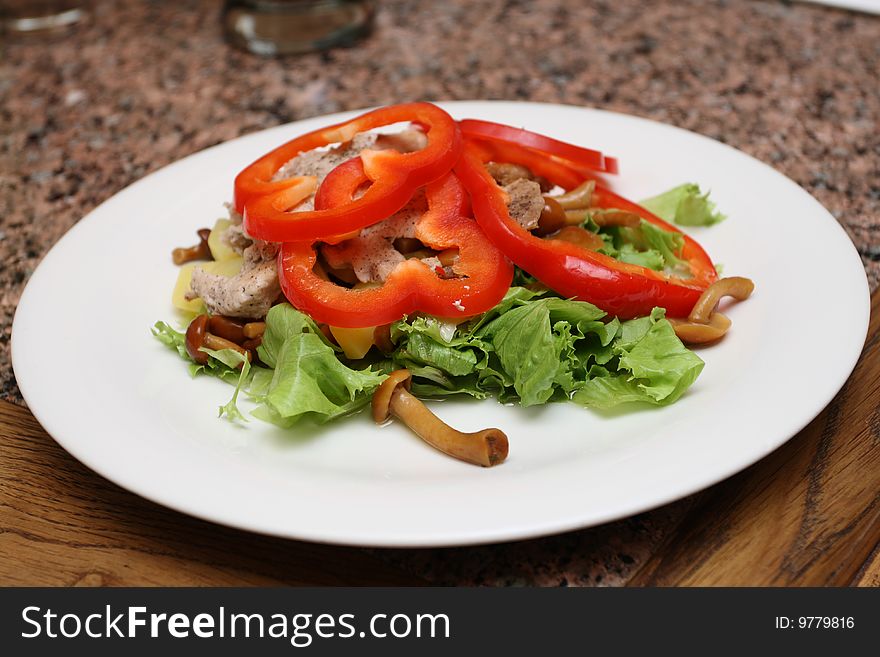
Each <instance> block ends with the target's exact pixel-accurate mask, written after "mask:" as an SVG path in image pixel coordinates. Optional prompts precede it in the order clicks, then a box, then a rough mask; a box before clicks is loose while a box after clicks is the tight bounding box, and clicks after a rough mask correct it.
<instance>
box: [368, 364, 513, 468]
mask: <svg viewBox="0 0 880 657" xmlns="http://www.w3.org/2000/svg"><path fill="white" fill-rule="evenodd" d="M411 379H412V375H411V374H410V372H409V370H395V371H394V372H392V373H391V374H389V375H388V378H387V379H385V380H384V381H383V382H382V385H380V386H379V387H378V388H377V389H376V391H375V392H374V393H373V403H372V410H373V419H374V420H375V421H376V422H377V423H378V424H381V423H382V422H385V421H386V420H387V419H388V418H389V417H391V416H394V417H396V418H398V419H400V420H402V421H403V423H404V424H405V425H406V426H408V427H409V428H410V429H412V430H413V432H414V433H415V434H416V435H417V436H418V437H419V438H421V439H422V440H424V441H425V442H426V443H428V444H429V445H431V446H432V447H434V448H435V449H438V450H440V451H441V452H443V453H444V454H448V455H449V456H454V457H455V458H457V459H461V460H462V461H467V462H468V463H474V464H476V465H482V466H486V467H489V466H492V465H497V464H498V463H501V462H502V461H503V460H504V459H506V458H507V436H506V435H504V432H503V431H501V430H500V429H483V430H482V431H477V432H474V433H462V432H461V431H456V430H455V429H453V428H452V427H450V426H449V425H448V424H446V423H445V422H443V421H442V420H441V419H440V418H438V417H437V416H436V415H434V414H433V413H432V412H431V411H429V410H428V408H427V407H426V406H425V405H424V404H423V403H422V402H421V401H420V400H419V399H417V398H416V397H413V396H412V395H411V394H410V393H409V387H410V384H411Z"/></svg>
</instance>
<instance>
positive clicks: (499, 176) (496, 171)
mask: <svg viewBox="0 0 880 657" xmlns="http://www.w3.org/2000/svg"><path fill="white" fill-rule="evenodd" d="M486 171H488V172H489V175H490V176H492V177H493V178H494V179H495V182H497V183H498V184H499V185H501V186H502V187H504V186H506V185H509V184H511V183H513V182H516V181H517V180H534V181H535V182H536V183H538V184H539V185H540V186H541V191H542V192H549V191H550V190H551V189H553V185H552V183H550V181H549V180H547V179H546V178H543V177H541V176H536V175H535V174H533V173H532V172H531V170H530V169H529V168H528V167H524V166H523V165H521V164H512V163H510V162H488V163H487V164H486Z"/></svg>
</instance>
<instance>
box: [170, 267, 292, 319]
mask: <svg viewBox="0 0 880 657" xmlns="http://www.w3.org/2000/svg"><path fill="white" fill-rule="evenodd" d="M279 294H281V286H280V285H279V283H278V274H277V272H276V270H275V262H274V260H265V261H262V262H260V263H258V264H256V265H254V266H252V267H250V268H243V269H242V271H241V272H239V273H238V274H236V275H235V276H232V277H227V276H221V275H218V274H209V273H207V272H206V271H204V270H203V269H201V268H200V267H196V268H195V269H194V270H193V277H192V282H191V283H190V293H189V294H188V295H187V297H192V298H195V297H201V299H202V301H204V302H205V306H206V307H207V309H208V312H209V313H211V314H212V315H226V316H227V317H265V316H266V313H268V312H269V308H271V307H272V303H273V302H274V301H275V299H277V298H278V295H279Z"/></svg>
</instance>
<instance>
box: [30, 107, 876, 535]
mask: <svg viewBox="0 0 880 657" xmlns="http://www.w3.org/2000/svg"><path fill="white" fill-rule="evenodd" d="M443 106H444V107H446V108H447V109H448V110H449V111H450V112H451V113H452V114H454V115H455V116H456V117H460V118H463V117H476V118H486V119H493V120H496V121H501V122H504V123H509V124H514V125H523V126H525V127H527V128H531V129H533V130H537V131H540V132H544V133H547V134H549V135H552V136H555V137H558V138H561V139H566V140H568V141H571V142H574V143H577V144H582V145H584V146H590V147H594V148H599V149H602V150H603V151H605V152H607V153H610V154H614V155H616V156H618V157H619V158H620V162H621V170H622V176H621V177H620V180H619V184H618V186H617V188H618V189H619V190H620V191H621V192H622V193H624V194H626V195H629V196H632V197H634V198H637V199H638V198H642V197H645V196H649V195H653V194H655V193H658V192H660V191H663V190H665V189H667V188H668V187H671V186H673V185H676V184H679V183H681V182H684V181H695V182H699V183H700V184H701V185H703V186H704V187H705V188H709V189H711V190H712V196H713V198H714V199H715V200H716V201H717V202H718V206H719V207H720V208H721V209H723V211H724V212H726V213H728V214H729V215H730V218H729V219H728V220H727V221H726V222H724V223H722V224H720V225H718V226H715V227H712V228H708V229H700V230H692V231H691V232H692V233H693V234H694V235H695V236H696V238H697V239H698V240H699V241H700V242H702V244H703V245H704V246H705V247H706V248H707V250H708V252H709V253H710V254H711V255H712V256H713V257H714V259H715V260H716V262H720V263H723V264H724V266H725V272H726V273H727V274H730V275H733V274H739V275H744V276H749V277H751V278H753V279H754V280H755V281H756V284H757V291H756V292H755V294H754V296H753V297H752V298H751V299H750V300H749V301H748V302H747V303H743V304H739V305H736V306H732V307H731V308H730V310H729V315H730V317H731V319H732V320H733V329H732V332H731V333H730V334H729V335H728V336H727V337H726V338H725V339H724V341H723V342H722V343H721V344H719V345H717V346H715V347H712V348H709V349H703V350H701V351H700V356H702V357H703V358H704V360H705V361H706V367H705V370H704V372H703V374H702V376H701V377H700V379H699V380H698V382H697V383H696V384H695V385H694V386H693V388H692V389H691V390H690V391H689V392H688V393H687V395H686V396H684V397H683V398H682V399H681V401H680V402H678V403H676V404H674V405H672V406H670V407H668V408H662V409H652V408H644V409H641V410H637V411H635V412H629V413H625V414H618V413H606V414H599V413H595V412H591V411H588V410H584V409H582V408H580V407H577V406H575V405H572V404H555V405H550V406H548V407H545V408H538V409H528V410H523V409H520V408H516V407H505V406H501V405H499V404H497V403H496V402H494V401H485V402H467V401H461V402H459V401H446V402H443V403H442V404H436V405H435V406H434V408H435V409H436V410H437V412H438V413H439V414H440V415H441V416H442V417H443V418H445V419H446V420H448V421H450V422H451V423H452V424H453V425H455V426H456V427H460V428H463V429H469V430H474V429H478V428H482V427H484V426H486V425H497V426H499V427H502V428H503V429H504V430H505V431H506V432H507V433H508V435H509V437H510V445H511V451H510V457H509V460H508V461H507V462H506V463H505V464H503V465H502V466H500V467H495V468H491V469H482V468H478V467H474V466H471V465H466V464H463V463H460V462H458V461H455V460H453V459H450V458H447V457H444V456H442V455H440V454H438V453H437V452H435V451H433V450H432V449H431V448H429V447H427V446H425V445H424V444H422V443H421V442H420V441H419V440H418V439H416V438H414V437H413V436H411V435H410V434H409V433H408V432H407V431H406V430H405V429H403V428H401V427H400V426H394V425H391V426H389V427H385V428H381V429H380V428H377V427H375V426H374V425H373V424H372V423H371V421H370V420H369V419H368V418H367V417H366V416H365V415H361V416H358V417H354V418H350V419H347V420H344V421H341V422H338V423H336V424H334V425H332V426H328V427H325V428H323V429H320V430H310V429H306V428H299V429H295V430H291V431H282V430H279V429H276V428H274V427H273V426H270V425H266V424H264V423H261V422H260V421H258V420H252V421H251V422H250V423H248V424H247V425H246V426H234V425H231V424H230V423H228V422H226V421H225V420H220V419H217V417H216V409H217V407H218V406H219V405H220V404H221V403H224V402H225V401H226V400H227V398H228V396H229V393H230V388H229V387H228V386H226V385H225V384H223V383H222V382H219V381H217V380H213V379H210V378H207V377H205V378H200V379H197V380H191V379H190V378H189V377H188V376H187V373H186V367H185V365H184V363H183V362H182V361H181V360H180V359H179V358H178V357H177V355H176V354H174V353H172V352H171V351H170V350H168V349H167V348H165V347H164V346H162V345H161V344H160V343H159V342H157V341H156V340H154V339H153V338H152V337H150V333H149V328H150V326H152V324H153V323H154V322H155V321H156V320H159V319H165V320H171V319H173V317H174V315H173V313H172V308H171V306H170V304H169V296H170V291H171V288H172V285H173V283H174V280H175V277H176V268H175V267H174V266H173V265H172V264H171V259H170V257H169V253H170V250H171V248H172V247H174V246H177V245H180V244H185V243H187V242H188V241H190V238H192V236H193V231H194V230H195V229H197V228H199V227H201V226H207V225H211V224H212V222H213V220H214V219H215V218H216V217H218V216H221V215H222V214H223V209H222V207H221V204H222V203H223V202H224V201H226V200H228V199H229V198H230V194H231V190H232V180H233V177H234V175H235V173H236V172H237V171H239V170H240V169H241V168H242V167H243V166H245V165H247V164H248V163H249V162H251V161H252V160H254V159H255V158H256V157H257V156H258V155H260V154H261V153H263V152H265V151H267V150H269V149H271V148H272V147H274V146H276V145H278V144H279V143H281V142H282V141H284V140H286V139H289V138H291V137H293V136H294V135H297V134H299V133H302V132H304V131H307V130H312V129H314V128H317V127H319V126H322V125H325V124H327V123H330V122H335V121H339V120H342V119H344V118H346V117H349V116H352V115H353V113H347V114H339V115H334V116H329V117H322V118H317V119H310V120H307V121H300V122H297V123H293V124H290V125H285V126H281V127H278V128H273V129H271V130H266V131H264V132H260V133H257V134H253V135H249V136H247V137H243V138H241V139H236V140H234V141H231V142H229V143H226V144H221V145H219V146H216V147H214V148H210V149H208V150H206V151H203V152H201V153H197V154H195V155H193V156H191V157H188V158H186V159H184V160H181V161H180V162H177V163H175V164H172V165H171V166H168V167H166V168H164V169H162V170H161V171H158V172H156V173H154V174H152V175H150V176H148V177H146V178H144V179H143V180H141V181H139V182H137V183H135V184H133V185H132V186H130V187H129V188H127V189H125V190H124V191H122V192H120V193H119V194H117V195H116V196H114V197H113V198H111V199H110V200H109V201H107V202H106V203H104V204H103V205H101V206H100V207H99V208H97V209H96V210H95V211H94V212H92V213H91V214H90V215H89V216H87V217H86V218H84V219H83V220H82V221H80V222H79V223H78V224H77V225H76V227H75V228H74V229H73V230H71V231H70V232H69V233H68V234H67V235H66V236H65V237H64V238H63V239H62V240H61V241H60V242H59V243H58V244H57V245H56V246H55V247H54V248H53V249H52V251H51V252H50V253H49V255H48V256H47V257H46V258H45V260H44V261H43V262H42V264H41V265H40V267H39V268H38V269H37V271H36V272H35V273H34V275H33V277H32V278H31V281H30V283H29V284H28V286H27V289H26V290H25V293H24V295H23V296H22V299H21V303H20V305H19V308H18V312H17V314H16V317H15V323H14V330H13V365H14V368H15V374H16V377H17V379H18V383H19V386H20V387H21V390H22V393H23V394H24V396H25V398H26V400H27V402H28V405H29V406H30V408H31V410H32V411H33V413H34V415H35V416H36V417H37V419H38V420H39V421H40V422H41V423H42V425H43V426H44V427H45V428H46V430H47V431H48V432H49V434H51V435H52V436H53V437H54V438H55V439H56V440H57V441H58V442H59V443H60V444H61V445H62V446H63V447H64V448H65V449H67V450H68V451H69V452H70V453H71V454H73V455H74V456H75V457H76V458H78V459H79V460H81V461H82V462H83V463H85V464H86V465H88V466H89V467H90V468H92V469H94V470H95V471H97V472H98V473H100V474H102V475H104V476H105V477H107V478H108V479H110V480H112V481H114V482H115V483H117V484H119V485H120V486H123V487H125V488H127V489H129V490H131V491H134V492H136V493H138V494H140V495H143V496H144V497H146V498H148V499H151V500H153V501H155V502H158V503H160V504H164V505H166V506H169V507H171V508H174V509H177V510H179V511H183V512H185V513H189V514H192V515H194V516H198V517H201V518H205V519H209V520H213V521H215V522H219V523H223V524H227V525H232V526H235V527H241V528H244V529H249V530H253V531H258V532H265V533H267V534H276V535H279V536H287V537H291V538H298V539H307V540H313V541H324V542H331V543H347V544H358V545H375V546H429V545H458V544H468V543H483V542H490V541H501V540H509V539H520V538H527V537H533V536H539V535H543V534H549V533H554V532H561V531H565V530H570V529H575V528H579V527H585V526H588V525H594V524H597V523H601V522H605V521H608V520H613V519H615V518H620V517H623V516H626V515H629V514H632V513H636V512H639V511H643V510H645V509H648V508H651V507H655V506H657V505H660V504H663V503H665V502H669V501H671V500H674V499H676V498H679V497H682V496H684V495H687V494H689V493H692V492H694V491H696V490H699V489H701V488H703V487H705V486H708V485H710V484H712V483H714V482H717V481H719V480H721V479H723V478H724V477H727V476H729V475H731V474H733V473H735V472H737V471H738V470H741V469H742V468H744V467H746V466H748V465H749V464H751V463H753V462H755V461H756V460H758V459H760V458H761V457H762V456H764V455H765V454H767V453H769V452H770V451H771V450H773V449H775V448H776V447H778V446H780V445H781V444H782V443H784V442H785V441H786V440H788V439H789V438H790V437H791V436H793V435H794V434H795V433H796V432H797V431H798V430H800V429H801V428H802V427H803V426H804V425H806V424H807V423H808V422H809V421H810V420H811V419H812V418H813V417H815V416H816V415H817V414H818V413H819V412H820V411H821V410H822V408H823V407H824V406H825V405H826V404H827V403H828V402H829V401H830V400H831V398H832V397H833V396H834V394H835V393H836V392H837V390H839V389H840V387H841V386H842V385H843V383H844V381H845V380H846V378H847V377H848V376H849V373H850V372H851V370H852V368H853V367H854V365H855V362H856V359H857V358H858V356H859V353H860V351H861V348H862V344H863V342H864V338H865V333H866V330H867V323H868V308H869V298H868V286H867V282H866V278H865V273H864V270H863V268H862V265H861V262H860V260H859V258H858V256H857V255H856V252H855V250H854V248H853V245H852V244H851V243H850V241H849V239H848V238H847V236H846V234H845V233H844V231H843V230H842V229H841V228H840V226H839V225H838V224H837V222H836V221H835V220H834V218H833V217H832V216H831V215H830V214H828V212H827V211H826V210H825V209H823V208H822V206H820V205H819V203H817V202H816V201H815V200H814V199H813V198H812V197H811V196H810V195H809V194H807V193H806V192H805V191H803V190H802V189H801V188H800V187H798V186H797V185H796V184H794V183H793V182H792V181H790V180H788V179H787V178H785V177H783V176H782V175H781V174H779V173H777V172H775V171H774V170H773V169H771V168H770V167H768V166H766V165H764V164H762V163H760V162H758V161H757V160H754V159H752V158H751V157H749V156H747V155H744V154H743V153H741V152H739V151H737V150H734V149H733V148H730V147H728V146H725V145H722V144H720V143H718V142H715V141H712V140H710V139H707V138H705V137H701V136H698V135H695V134H693V133H689V132H686V131H683V130H679V129H676V128H672V127H669V126H665V125H661V124H658V123H654V122H651V121H646V120H643V119H638V118H634V117H630V116H623V115H620V114H611V113H608V112H601V111H596V110H588V109H582V108H575V107H566V106H558V105H543V104H531V103H510V102H450V103H444V104H443Z"/></svg>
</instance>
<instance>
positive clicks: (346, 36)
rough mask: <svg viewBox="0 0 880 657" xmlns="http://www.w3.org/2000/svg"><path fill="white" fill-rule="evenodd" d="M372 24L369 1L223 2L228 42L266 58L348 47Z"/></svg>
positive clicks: (292, 0)
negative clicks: (335, 47)
mask: <svg viewBox="0 0 880 657" xmlns="http://www.w3.org/2000/svg"><path fill="white" fill-rule="evenodd" d="M372 21H373V2H372V0H226V4H225V5H224V8H223V27H224V30H225V32H226V38H227V39H228V40H229V42H230V43H232V44H233V45H235V46H237V47H239V48H242V49H244V50H247V51H249V52H252V53H256V54H257V55H266V56H269V55H287V54H292V53H302V52H308V51H312V50H324V49H326V48H332V47H334V46H343V45H350V44H352V43H354V42H355V41H357V40H358V39H360V38H361V37H364V36H366V35H367V34H368V33H369V31H370V28H371V26H372Z"/></svg>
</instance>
